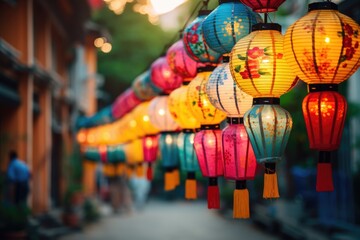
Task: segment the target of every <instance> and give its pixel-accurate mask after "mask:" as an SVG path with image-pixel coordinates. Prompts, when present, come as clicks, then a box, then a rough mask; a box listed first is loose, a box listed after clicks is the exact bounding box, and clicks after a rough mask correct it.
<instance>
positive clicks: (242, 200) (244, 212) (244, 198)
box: [233, 189, 250, 219]
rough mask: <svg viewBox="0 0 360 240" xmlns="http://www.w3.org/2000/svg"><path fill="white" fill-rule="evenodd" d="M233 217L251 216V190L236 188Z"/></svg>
mask: <svg viewBox="0 0 360 240" xmlns="http://www.w3.org/2000/svg"><path fill="white" fill-rule="evenodd" d="M233 218H244V219H246V218H250V208H249V190H247V189H235V190H234V209H233Z"/></svg>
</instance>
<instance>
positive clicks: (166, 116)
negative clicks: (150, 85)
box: [148, 95, 179, 131]
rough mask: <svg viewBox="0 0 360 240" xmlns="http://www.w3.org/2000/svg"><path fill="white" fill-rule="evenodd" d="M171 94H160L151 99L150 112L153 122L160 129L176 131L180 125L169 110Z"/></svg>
mask: <svg viewBox="0 0 360 240" xmlns="http://www.w3.org/2000/svg"><path fill="white" fill-rule="evenodd" d="M168 102H169V96H166V95H164V96H158V97H155V98H154V99H153V100H151V102H150V105H149V108H148V114H149V118H150V121H151V123H152V124H153V125H154V126H155V127H156V128H158V129H159V130H160V131H175V130H177V129H178V128H179V125H178V124H177V123H176V122H175V120H174V119H173V117H172V115H171V113H170V111H169V103H168Z"/></svg>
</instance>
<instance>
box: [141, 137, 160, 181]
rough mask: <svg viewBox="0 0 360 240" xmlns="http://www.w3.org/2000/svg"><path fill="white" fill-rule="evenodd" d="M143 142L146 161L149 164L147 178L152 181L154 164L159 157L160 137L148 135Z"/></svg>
mask: <svg viewBox="0 0 360 240" xmlns="http://www.w3.org/2000/svg"><path fill="white" fill-rule="evenodd" d="M142 141H143V153H144V161H145V162H146V163H148V168H147V174H146V176H147V179H148V180H149V181H151V180H152V179H153V171H152V164H153V163H154V162H155V161H156V160H157V155H158V154H157V153H158V146H159V143H158V135H146V136H145V137H143V139H142Z"/></svg>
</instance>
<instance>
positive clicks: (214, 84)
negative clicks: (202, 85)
mask: <svg viewBox="0 0 360 240" xmlns="http://www.w3.org/2000/svg"><path fill="white" fill-rule="evenodd" d="M224 59H225V58H224ZM206 94H207V96H208V98H209V100H210V102H211V104H212V105H214V106H215V107H216V108H217V109H219V110H221V111H222V112H226V113H227V116H228V117H242V116H244V114H245V112H246V111H247V110H249V109H250V108H251V106H252V101H253V98H252V97H251V96H250V95H248V94H246V93H245V92H243V91H242V90H240V88H239V87H238V86H237V85H236V83H235V82H234V80H233V78H232V76H231V74H230V69H229V63H228V62H226V61H225V62H224V63H223V64H221V65H219V66H218V67H217V68H216V69H215V70H214V71H213V73H212V74H211V75H210V78H209V81H208V82H207V84H206Z"/></svg>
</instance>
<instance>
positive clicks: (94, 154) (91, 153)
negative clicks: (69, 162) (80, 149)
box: [84, 147, 100, 162]
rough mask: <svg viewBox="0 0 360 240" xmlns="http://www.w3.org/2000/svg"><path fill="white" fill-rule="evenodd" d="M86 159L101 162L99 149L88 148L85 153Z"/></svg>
mask: <svg viewBox="0 0 360 240" xmlns="http://www.w3.org/2000/svg"><path fill="white" fill-rule="evenodd" d="M84 159H86V160H90V161H94V162H99V161H100V153H99V149H98V148H97V147H86V148H85V151H84Z"/></svg>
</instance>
